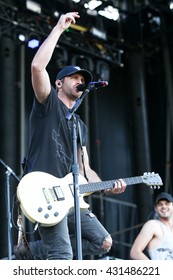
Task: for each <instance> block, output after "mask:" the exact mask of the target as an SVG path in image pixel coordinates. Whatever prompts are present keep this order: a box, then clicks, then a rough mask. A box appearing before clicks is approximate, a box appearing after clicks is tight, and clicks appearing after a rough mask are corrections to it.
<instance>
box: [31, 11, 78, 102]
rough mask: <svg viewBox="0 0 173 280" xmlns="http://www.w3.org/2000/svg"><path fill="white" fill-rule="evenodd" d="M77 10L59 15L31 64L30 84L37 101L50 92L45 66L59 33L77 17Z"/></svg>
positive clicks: (43, 99)
mask: <svg viewBox="0 0 173 280" xmlns="http://www.w3.org/2000/svg"><path fill="white" fill-rule="evenodd" d="M79 17H80V16H79V14H78V13H77V12H71V13H67V14H64V15H61V17H60V18H59V20H58V22H57V24H56V26H55V27H54V28H53V29H52V31H51V33H50V34H49V36H48V37H47V38H46V39H45V41H44V42H43V43H42V45H41V46H40V48H39V49H38V51H37V53H36V55H35V56H34V58H33V61H32V64H31V74H32V86H33V89H34V92H35V95H36V98H37V99H38V101H39V102H41V103H44V101H45V100H46V98H47V97H48V95H49V93H50V88H51V85H50V79H49V75H48V73H47V71H46V67H47V65H48V63H49V61H50V59H51V57H52V54H53V51H54V49H55V47H56V44H57V41H58V40H59V37H60V35H61V34H62V33H63V31H64V30H66V29H67V28H68V27H69V26H70V24H71V23H74V24H75V22H76V18H79Z"/></svg>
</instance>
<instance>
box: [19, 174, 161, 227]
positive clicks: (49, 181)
mask: <svg viewBox="0 0 173 280" xmlns="http://www.w3.org/2000/svg"><path fill="white" fill-rule="evenodd" d="M123 180H124V181H125V183H126V185H133V184H139V183H145V184H146V185H148V186H150V187H151V186H154V187H157V186H159V187H160V186H161V185H163V183H162V180H161V178H160V176H159V175H158V174H155V173H154V172H152V173H144V175H143V176H136V177H131V178H124V179H123ZM114 182H115V180H111V181H105V182H96V183H90V184H88V182H87V180H86V179H85V178H84V177H83V176H82V175H80V174H79V176H78V184H79V189H78V193H79V207H80V208H81V209H87V208H89V204H87V203H86V202H85V201H84V199H83V197H84V196H85V195H89V194H90V193H93V192H95V191H100V190H106V189H110V188H113V187H114ZM17 197H18V200H19V202H20V207H21V209H22V211H23V213H24V215H25V216H26V217H27V218H28V220H30V221H31V222H32V223H36V222H37V223H39V224H41V225H42V226H53V225H55V224H57V223H59V222H60V221H61V220H62V219H63V218H64V217H65V216H66V215H67V213H68V212H69V210H70V209H71V208H73V207H74V206H75V205H74V186H73V175H72V173H69V174H68V175H66V176H65V177H63V178H61V179H59V178H57V177H55V176H53V175H50V174H48V173H45V172H41V171H34V172H31V173H28V174H27V175H25V176H24V177H23V178H22V179H21V181H20V183H19V185H18V187H17Z"/></svg>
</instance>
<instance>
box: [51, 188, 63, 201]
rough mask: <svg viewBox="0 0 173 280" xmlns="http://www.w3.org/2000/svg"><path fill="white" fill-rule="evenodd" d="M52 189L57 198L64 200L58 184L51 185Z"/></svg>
mask: <svg viewBox="0 0 173 280" xmlns="http://www.w3.org/2000/svg"><path fill="white" fill-rule="evenodd" d="M53 190H54V193H55V195H56V198H57V200H64V199H65V197H64V193H63V191H62V189H61V187H60V186H55V187H53Z"/></svg>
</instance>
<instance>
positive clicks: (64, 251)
mask: <svg viewBox="0 0 173 280" xmlns="http://www.w3.org/2000/svg"><path fill="white" fill-rule="evenodd" d="M79 17H80V15H79V14H78V12H69V13H66V14H63V15H61V16H60V18H59V20H58V22H57V24H56V25H55V26H54V28H53V29H52V31H51V32H50V34H49V35H48V37H47V38H46V39H45V41H44V42H43V43H42V45H41V46H40V47H39V49H38V51H37V52H36V54H35V56H34V58H33V61H32V64H31V74H32V86H33V90H34V93H35V98H34V102H33V107H32V111H31V115H30V124H29V134H30V138H29V143H30V146H29V152H28V157H27V164H26V173H29V172H32V171H43V172H46V173H49V174H51V175H54V176H56V177H58V178H63V177H64V176H66V175H67V174H68V173H69V172H71V170H72V164H73V145H72V120H71V119H70V120H68V119H67V115H68V113H69V111H70V109H71V108H72V107H73V106H74V104H75V101H76V100H78V98H80V96H81V95H82V93H83V92H82V91H79V90H78V89H77V86H79V85H80V84H88V83H89V82H91V81H92V74H91V73H90V72H89V71H88V70H85V69H81V68H80V67H79V66H73V65H67V66H65V67H64V68H63V69H61V70H60V71H59V72H58V74H57V76H56V80H55V86H52V85H51V82H50V77H49V74H48V72H47V69H46V68H47V65H48V64H49V62H50V60H51V58H52V55H53V52H54V50H55V47H56V45H57V42H58V40H59V37H60V36H61V34H62V33H63V32H64V31H65V30H66V29H67V28H69V27H70V24H71V23H73V24H75V23H76V20H77V19H78V18H79ZM74 116H75V117H76V119H77V121H78V122H79V124H80V128H81V141H80V140H79V139H78V145H77V159H78V165H79V173H80V174H82V175H83V176H84V175H85V174H86V178H87V179H88V182H89V183H92V182H100V181H101V179H100V178H99V176H98V175H97V173H96V172H95V171H94V170H92V169H91V167H90V165H89V158H88V153H87V148H86V147H87V127H86V125H85V124H84V122H83V121H82V120H81V119H80V117H79V116H77V115H76V114H75V115H74ZM78 138H79V137H78ZM80 142H82V144H81V145H82V151H81V147H80ZM82 153H83V157H84V165H83V161H82ZM125 189H126V184H125V182H124V181H123V180H122V179H119V180H117V181H116V182H115V183H114V186H113V188H111V189H108V190H107V193H108V194H120V193H122V192H124V191H125ZM31 207H32V203H31ZM38 231H39V235H40V237H41V241H42V243H43V244H44V246H45V251H46V257H47V259H48V260H52V259H65V260H69V259H73V257H74V255H75V254H76V252H75V248H76V246H75V217H74V210H70V211H69V213H68V214H67V215H66V216H65V217H64V218H63V219H62V220H61V221H60V222H59V223H58V224H56V225H53V226H51V227H45V226H40V225H38ZM81 234H82V253H83V255H99V254H104V253H106V252H108V251H109V250H110V249H111V246H112V238H111V236H110V234H109V233H108V232H107V230H106V229H105V228H104V227H103V225H102V224H101V223H100V222H99V220H98V219H97V218H96V216H95V215H94V214H93V213H92V212H91V210H90V209H87V210H81Z"/></svg>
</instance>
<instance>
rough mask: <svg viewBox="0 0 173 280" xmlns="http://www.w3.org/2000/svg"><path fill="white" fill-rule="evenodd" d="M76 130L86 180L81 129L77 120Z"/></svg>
mask: <svg viewBox="0 0 173 280" xmlns="http://www.w3.org/2000/svg"><path fill="white" fill-rule="evenodd" d="M78 132H79V142H80V149H81V157H82V165H83V170H84V177H85V179H86V180H87V181H88V177H87V174H86V169H85V163H84V161H85V159H84V151H83V146H82V131H81V125H80V122H79V120H78Z"/></svg>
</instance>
